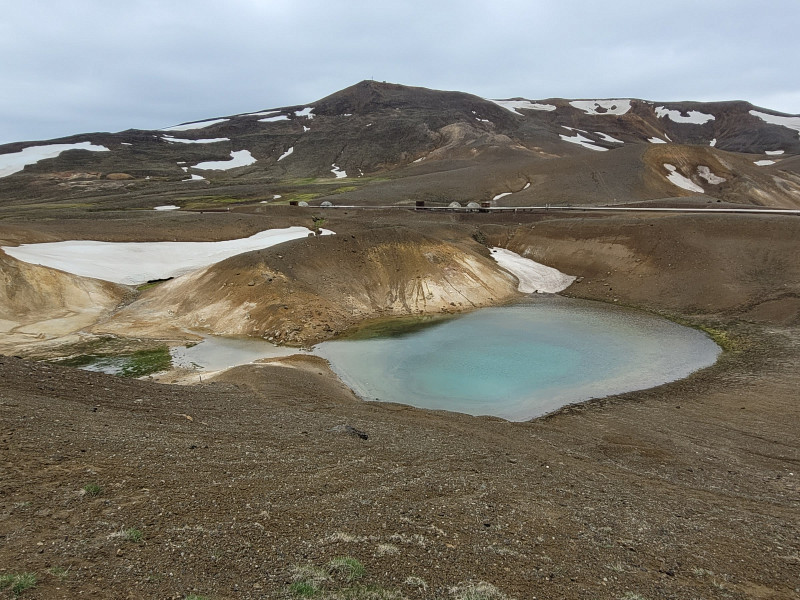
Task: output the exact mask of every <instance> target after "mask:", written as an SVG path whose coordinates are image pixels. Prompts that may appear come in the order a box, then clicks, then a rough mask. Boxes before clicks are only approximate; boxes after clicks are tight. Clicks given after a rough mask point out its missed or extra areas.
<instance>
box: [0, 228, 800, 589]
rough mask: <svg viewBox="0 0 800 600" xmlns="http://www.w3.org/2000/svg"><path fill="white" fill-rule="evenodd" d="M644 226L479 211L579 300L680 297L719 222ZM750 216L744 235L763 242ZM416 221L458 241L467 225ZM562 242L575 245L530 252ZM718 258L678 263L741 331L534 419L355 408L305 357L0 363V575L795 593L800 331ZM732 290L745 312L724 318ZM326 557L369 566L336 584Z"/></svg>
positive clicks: (210, 584) (126, 584) (777, 240)
mask: <svg viewBox="0 0 800 600" xmlns="http://www.w3.org/2000/svg"><path fill="white" fill-rule="evenodd" d="M652 223H653V224H654V227H653V228H652V229H648V230H647V231H646V232H645V234H644V235H642V237H641V238H636V237H635V235H634V234H633V233H632V231H634V229H633V225H632V224H628V222H627V221H626V222H621V223H618V224H617V231H618V232H619V234H618V235H617V237H615V238H614V239H613V243H610V242H609V241H608V238H607V237H604V238H603V239H602V240H601V241H600V242H594V241H592V240H593V238H592V223H591V222H589V223H583V224H581V225H580V227H578V226H577V225H576V224H575V223H561V222H555V221H554V222H553V223H551V224H548V223H536V225H535V230H530V231H532V232H534V233H535V241H531V240H533V239H534V237H532V236H530V235H529V234H528V233H527V232H528V231H529V230H528V229H522V228H519V227H517V226H516V225H514V227H513V228H512V227H510V226H505V225H503V224H502V223H501V224H494V225H491V226H490V225H489V224H485V225H482V226H481V227H482V228H483V231H484V232H485V233H486V235H487V236H489V237H490V238H492V239H491V241H492V242H493V245H504V246H505V247H509V248H510V249H511V250H514V251H515V252H518V253H520V254H522V252H523V251H524V250H525V249H526V247H527V246H530V248H531V249H532V250H531V254H532V258H534V260H539V261H541V262H544V263H545V264H552V265H553V266H555V267H557V268H559V270H561V271H563V272H567V273H570V274H575V275H578V276H581V277H583V278H584V281H583V282H582V283H581V284H575V285H576V286H578V285H581V286H582V287H580V288H577V289H578V290H580V295H581V296H583V297H594V298H597V299H607V300H608V301H613V299H614V298H615V297H616V298H620V299H621V301H622V302H625V303H627V302H628V301H630V303H636V301H637V299H638V298H639V296H637V294H642V295H647V294H649V295H647V297H648V298H650V299H651V301H652V302H656V300H652V299H655V298H657V299H658V300H657V302H660V303H661V305H660V306H662V307H664V306H666V307H667V308H670V306H669V304H670V303H672V304H673V305H674V306H678V305H679V304H680V303H681V302H683V303H684V304H683V307H684V308H683V309H682V311H680V312H682V313H683V314H691V313H692V310H690V309H687V308H686V306H689V305H690V304H692V303H694V302H695V300H694V297H693V296H692V294H693V293H694V291H693V290H694V289H695V288H690V287H689V286H681V285H676V282H681V281H684V278H686V281H689V273H690V271H691V268H694V267H692V264H693V263H692V261H694V260H703V261H706V262H708V261H710V262H712V263H713V264H721V263H719V262H715V261H717V259H716V258H715V257H714V255H713V254H712V253H710V252H703V253H699V252H697V251H696V248H697V244H703V243H706V242H705V241H706V240H710V241H709V242H708V243H713V242H714V239H713V238H714V236H715V235H725V236H728V238H730V237H731V236H733V233H732V231H733V230H732V229H731V227H722V226H720V228H719V231H720V232H721V233H719V234H717V233H716V231H717V230H715V229H714V228H713V227H708V226H704V227H697V228H694V229H693V228H692V227H685V225H686V224H687V223H691V222H689V221H681V220H671V219H661V218H659V219H653V220H652ZM672 223H677V224H680V225H681V227H680V228H677V227H676V228H675V229H674V230H673V229H670V227H672V225H671V224H672ZM764 223H766V224H764ZM764 223H762V222H761V221H758V224H757V226H755V227H752V226H751V227H750V228H748V230H747V235H748V236H754V237H756V238H757V237H758V236H759V235H764V236H765V237H767V238H769V239H772V240H773V247H772V248H773V250H774V249H775V248H779V247H780V244H781V243H783V242H781V240H782V239H784V238H781V236H780V235H777V234H776V232H779V231H780V229H779V226H777V225H773V224H772V222H766V221H765V222H764ZM334 225H335V226H338V228H339V229H337V232H339V231H341V232H343V233H349V232H350V231H352V232H353V234H354V235H358V232H359V230H358V228H357V226H356V225H355V224H353V223H349V222H347V221H346V220H345V221H342V222H341V223H337V224H332V226H331V228H332V229H336V227H335V226H334ZM378 225H380V224H378ZM751 225H752V224H751ZM371 226H372V227H375V226H376V223H371ZM646 226H647V225H646ZM419 227H423V225H419ZM425 227H428V229H427V231H429V232H430V231H433V230H434V229H435V231H436V233H437V235H438V236H439V237H440V238H447V239H451V240H456V242H455V243H459V244H462V243H464V244H466V243H467V242H465V241H463V240H464V239H465V237H466V239H468V238H469V235H470V234H471V233H472V232H473V231H474V228H475V226H474V224H472V223H470V225H469V226H468V228H466V229H465V230H466V232H467V235H466V236H464V235H462V233H460V232H459V231H460V230H458V229H457V228H456V229H453V227H452V226H451V225H449V224H447V225H444V226H438V225H436V226H435V227H433V226H427V225H425ZM436 227H439V229H436ZM493 227H494V229H493ZM348 228H350V229H349V230H348ZM564 228H566V229H568V230H569V235H568V236H563V235H561V233H560V231H561V229H564ZM240 229H242V228H240ZM605 230H607V227H606V228H605ZM637 230H638V229H637ZM108 231H109V232H110V233H108V236H109V237H113V236H114V235H117V234H116V233H115V230H114V228H113V227H110V228H109V229H108ZM675 231H680V232H688V233H686V234H684V233H681V234H680V235H684V237H681V238H679V239H680V241H679V243H673V244H671V245H667V244H663V243H660V239H663V236H664V235H666V234H665V232H670V233H669V235H670V236H672V238H673V239H674V238H675V237H676V236H678V234H677V233H675ZM743 231H744V230H743ZM787 231H788V232H791V229H787ZM12 233H13V232H12ZM26 235H28V236H29V237H35V236H32V235H29V234H25V235H23V234H19V239H20V241H29V239H28V238H26V237H25V236H26ZM36 235H39V236H40V237H45V236H46V235H48V234H47V232H46V231H45V230H44V229H40V230H39V231H38V233H36ZM604 235H605V234H604ZM5 236H6V239H9V234H8V232H7V231H6V233H5ZM626 236H627V237H626ZM660 236H661V238H660ZM209 237H210V236H209ZM567 237H569V238H570V239H569V243H570V245H571V247H574V248H575V253H576V254H574V255H568V254H565V253H564V252H560V255H561V259H560V260H558V261H554V260H545V259H547V257H548V253H550V254H558V253H559V251H558V249H559V245H560V244H562V243H566V242H562V240H565V239H567ZM728 238H726V239H728ZM785 239H786V240H791V239H796V238H792V237H791V236H790V235H789V234H788V233H787V237H786V238H785ZM651 240H652V243H653V244H657V245H658V248H657V249H655V250H653V248H650V247H648V246H647V244H650V243H651ZM501 242H502V243H501ZM690 242H691V243H690ZM470 243H471V242H470ZM786 243H787V244H789V243H790V242H788V241H787V242H786ZM794 243H795V245H796V242H794ZM536 244H538V246H537V245H536ZM592 244H594V245H592ZM717 246H719V244H717ZM590 247H591V248H594V254H593V256H594V259H593V260H594V261H595V263H590V262H587V261H586V260H585V258H584V263H583V264H584V266H583V267H582V269H581V270H576V268H575V265H577V264H579V258H580V257H579V253H580V252H583V251H584V250H585V249H586V248H590ZM754 247H757V246H754ZM730 248H732V250H729V253H728V257H727V260H728V262H729V263H731V264H734V263H735V264H737V265H738V264H739V263H740V262H741V264H742V267H741V268H742V269H745V270H749V269H750V266H748V265H746V264H744V262H742V261H743V260H744V259H742V260H741V261H740V260H739V259H738V258H736V257H738V254H735V252H736V251H737V250H736V249H737V246H736V244H735V243H733V242H731V243H730ZM659 252H663V254H659ZM681 253H683V254H681ZM757 253H758V251H754V250H752V249H749V250H748V249H747V248H743V249H742V256H745V255H746V256H756V255H757ZM645 255H647V256H649V257H650V258H649V259H648V260H647V261H646V262H645V261H642V262H636V259H637V258H641V257H642V256H645ZM731 256H733V257H734V258H733V259H732V258H731ZM662 259H663V260H664V267H663V268H662V267H661V266H660V265H659V261H661V260H662ZM573 261H574V262H573ZM604 261H605V262H604ZM614 261H616V263H614ZM667 264H671V265H672V264H674V265H676V267H666V265H667ZM781 264H783V263H781ZM612 265H616V266H617V267H618V268H619V270H620V273H618V272H616V271H615V270H613V266H612ZM684 265H688V266H686V269H685V270H682V268H683V266H684ZM690 267H691V268H690ZM727 268H731V267H730V264H729V265H728V267H727ZM737 268H738V267H737ZM776 268H777V267H776ZM792 268H795V267H792V266H788V267H787V269H790V270H791V269H792ZM650 269H652V271H653V272H656V271H658V272H659V273H660V274H666V281H664V279H665V277H662V278H661V279H656V278H654V277H653V278H650ZM286 272H289V271H288V270H287V271H286ZM748 272H749V271H748ZM631 273H634V275H635V277H632V276H631ZM709 273H710V274H709ZM720 273H721V270H719V269H716V270H715V269H710V270H709V271H708V272H703V273H701V274H699V275H698V274H697V273H696V274H695V279H694V281H695V282H701V283H697V285H702V286H705V287H704V289H706V290H708V289H712V288H713V287H714V286H715V285H717V284H719V285H720V286H722V287H725V288H726V289H727V290H728V295H727V296H724V297H723V296H721V295H720V296H710V297H709V298H710V300H709V302H717V303H718V306H720V307H722V308H718V309H715V312H714V313H713V316H714V319H716V320H717V323H718V324H719V326H720V327H722V328H723V329H724V330H725V331H726V333H727V335H728V337H729V339H730V340H733V342H734V343H733V345H732V348H733V350H731V351H729V352H727V353H725V354H724V355H723V357H722V358H721V359H720V361H719V362H718V363H717V365H715V366H714V367H711V368H709V369H706V370H704V371H701V372H699V373H696V374H695V375H693V376H691V377H689V378H688V379H685V380H682V381H679V382H674V383H672V384H668V385H665V386H661V387H659V388H655V389H653V390H646V391H641V392H633V393H630V394H626V395H622V396H616V397H611V398H607V399H603V400H597V401H592V402H589V403H585V404H583V405H580V406H576V407H571V408H566V409H564V410H562V411H560V412H559V413H557V414H555V415H552V416H550V417H546V418H542V419H538V420H536V421H533V422H530V423H508V422H505V421H502V420H499V419H493V418H475V417H469V416H465V415H459V414H454V413H442V412H431V411H425V410H418V409H413V408H410V407H407V406H401V405H392V404H383V403H365V402H362V401H360V400H358V399H357V398H355V397H354V396H353V395H352V393H351V392H350V391H349V390H348V389H346V388H345V387H344V386H343V385H342V384H341V383H339V382H338V380H336V378H335V377H334V376H333V375H332V374H331V373H330V371H329V370H328V369H327V365H326V364H325V363H324V362H323V361H321V360H320V359H317V358H315V357H302V358H282V359H280V360H279V361H276V362H273V363H265V364H261V365H251V366H244V367H239V368H235V369H232V370H229V371H227V372H225V373H222V374H220V375H219V376H218V377H216V378H215V379H214V380H213V381H210V382H206V381H205V380H206V378H205V377H204V378H203V379H204V383H203V384H202V385H195V386H177V385H164V384H157V383H155V382H150V381H139V380H125V379H121V378H116V377H111V376H105V375H102V374H95V373H88V372H83V371H78V370H73V369H67V368H61V367H57V366H53V365H49V364H46V363H35V362H30V361H26V360H23V359H19V358H14V357H12V356H5V357H0V423H1V424H2V427H0V480H1V481H2V485H1V486H0V567H1V568H2V572H3V573H21V572H34V573H36V575H37V579H38V583H37V584H36V586H35V587H33V588H31V589H29V590H27V591H25V592H24V595H23V596H22V597H24V598H75V597H81V596H83V597H97V598H176V599H182V598H186V597H189V596H190V595H191V594H195V595H199V596H202V597H207V598H215V599H219V598H292V597H299V596H298V593H297V590H298V588H297V587H295V588H291V587H290V586H292V584H293V583H295V584H296V583H297V580H298V579H300V580H303V581H307V580H310V579H313V578H314V577H316V579H317V580H319V581H317V585H318V586H319V587H320V589H321V591H320V592H319V593H318V594H317V595H316V597H320V598H403V597H405V598H483V597H485V598H504V597H509V598H519V599H523V598H586V599H592V598H628V599H633V598H645V599H656V598H687V599H694V598H776V599H782V598H787V599H788V598H796V597H797V596H798V594H800V577H799V576H798V574H799V573H800V544H799V543H798V540H800V519H798V514H800V493H798V492H800V479H798V477H800V474H799V472H800V439H798V434H797V432H798V430H800V429H799V428H798V424H800V407H799V406H798V403H797V392H796V390H797V387H798V383H800V382H799V381H798V378H800V376H798V373H797V370H796V365H797V361H798V358H800V329H799V328H798V326H797V324H796V323H794V321H792V317H791V316H790V317H787V316H786V315H787V314H789V315H791V314H792V313H791V306H793V305H792V304H791V302H792V299H791V298H792V296H791V294H789V295H784V296H780V297H778V298H777V300H776V299H775V297H774V296H768V295H764V292H763V290H765V289H772V288H771V287H770V286H776V285H783V282H784V281H786V277H787V273H788V274H789V276H791V277H793V275H791V271H787V270H786V269H783V270H782V271H781V276H782V277H783V279H777V278H776V279H775V280H773V279H771V277H772V275H770V274H769V273H764V272H762V273H760V274H758V275H753V276H752V279H750V280H748V279H746V278H745V277H736V278H735V281H736V282H737V283H736V285H732V284H731V282H732V281H734V278H732V276H731V275H730V273H727V274H726V273H723V274H722V275H720ZM791 281H794V279H791ZM748 282H749V283H748ZM776 282H778V283H776ZM662 285H664V286H666V285H669V286H670V287H669V289H670V290H673V291H672V292H671V293H672V295H669V294H661V293H660V290H661V289H662V288H661V287H660V286H662ZM737 286H738V287H737ZM759 286H760V287H759ZM609 288H610V289H609ZM571 289H575V286H573V288H571ZM657 292H659V293H657ZM575 295H578V294H575ZM751 297H752V298H762V300H764V299H765V298H766V299H767V300H764V301H763V302H761V304H753V303H752V302H751V300H750V298H751ZM687 298H688V300H687ZM734 300H735V301H736V302H738V305H739V306H745V307H747V306H751V305H752V308H745V309H737V310H739V312H736V313H734V312H727V313H726V312H725V311H732V310H733V309H729V308H727V307H726V306H725V303H726V302H733V301H734ZM768 302H770V303H771V304H769V303H768ZM776 302H778V303H777V304H776ZM748 303H750V304H748ZM787 306H788V307H789V308H788V309H787ZM694 310H697V309H694ZM787 310H788V311H789V312H788V313H787ZM742 311H745V312H747V311H749V312H747V314H749V315H756V314H757V315H761V316H762V317H763V318H762V319H761V322H755V318H752V319H742V318H741V315H742V314H744V313H743V312H742ZM765 315H766V316H765ZM767 317H768V318H767ZM348 426H349V429H348ZM359 433H361V434H365V435H366V439H363V435H362V436H359ZM91 484H96V485H97V486H99V488H100V489H99V490H96V488H91V487H90V488H89V489H90V490H94V491H97V493H96V494H94V495H93V494H92V493H91V491H90V493H87V492H86V490H85V489H84V488H85V487H86V486H89V485H91ZM133 531H136V532H140V533H141V539H138V541H137V539H136V538H138V537H139V536H138V535H134V534H133V533H132V532H133ZM337 557H351V558H353V559H356V560H358V561H359V562H360V563H362V564H363V566H364V570H365V573H364V574H363V575H362V576H359V577H356V578H351V579H352V580H351V581H348V577H346V575H345V574H344V573H343V571H342V570H341V569H339V570H337V569H334V568H329V567H330V565H331V561H332V560H333V559H335V558H337ZM312 567H313V568H316V569H317V571H316V575H313V577H312V575H309V573H312V570H310V569H311V568H312ZM320 570H324V571H325V574H324V577H323V574H322V573H321V572H320ZM312 574H313V573H312ZM292 589H294V592H293V591H292ZM0 593H5V594H7V595H8V594H9V592H7V591H6V592H0ZM479 593H480V594H482V595H476V594H479ZM470 594H472V595H470ZM0 597H2V596H0Z"/></svg>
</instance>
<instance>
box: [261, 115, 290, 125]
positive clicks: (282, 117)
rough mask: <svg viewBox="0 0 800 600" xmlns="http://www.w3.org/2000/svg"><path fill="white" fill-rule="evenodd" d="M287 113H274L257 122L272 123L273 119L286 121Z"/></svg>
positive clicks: (287, 118)
mask: <svg viewBox="0 0 800 600" xmlns="http://www.w3.org/2000/svg"><path fill="white" fill-rule="evenodd" d="M288 120H289V116H288V115H275V116H273V117H266V118H264V119H259V120H258V122H259V123H274V122H275V121H288Z"/></svg>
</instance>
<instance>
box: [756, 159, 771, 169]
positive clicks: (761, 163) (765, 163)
mask: <svg viewBox="0 0 800 600" xmlns="http://www.w3.org/2000/svg"><path fill="white" fill-rule="evenodd" d="M753 164H754V165H758V166H759V167H766V166H768V165H774V164H775V161H774V160H757V161H756V162H754V163H753Z"/></svg>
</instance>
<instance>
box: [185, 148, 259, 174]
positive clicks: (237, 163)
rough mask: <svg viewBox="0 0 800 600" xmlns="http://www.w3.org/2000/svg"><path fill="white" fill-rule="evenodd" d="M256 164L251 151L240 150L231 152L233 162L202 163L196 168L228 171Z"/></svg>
mask: <svg viewBox="0 0 800 600" xmlns="http://www.w3.org/2000/svg"><path fill="white" fill-rule="evenodd" d="M254 162H256V159H255V157H254V156H253V155H252V154H250V151H249V150H239V151H238V152H231V160H216V161H214V160H212V161H209V162H202V163H199V164H196V165H195V166H194V168H195V169H210V170H212V169H213V170H216V171H227V170H228V169H235V168H236V167H246V166H247V165H252V164H253V163H254Z"/></svg>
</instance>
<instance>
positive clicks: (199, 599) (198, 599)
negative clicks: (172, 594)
mask: <svg viewBox="0 0 800 600" xmlns="http://www.w3.org/2000/svg"><path fill="white" fill-rule="evenodd" d="M184 600H209V598H208V596H198V595H197V594H189V595H188V596H186V598H184Z"/></svg>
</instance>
